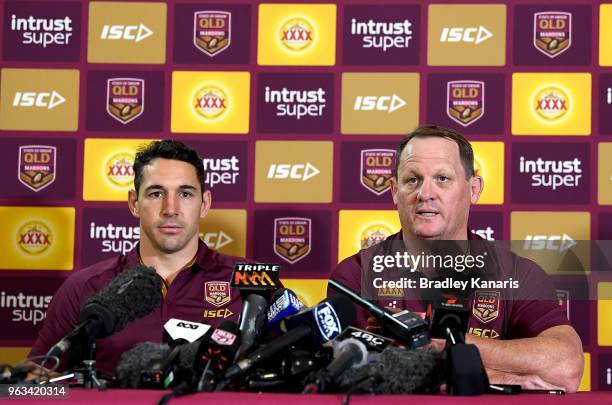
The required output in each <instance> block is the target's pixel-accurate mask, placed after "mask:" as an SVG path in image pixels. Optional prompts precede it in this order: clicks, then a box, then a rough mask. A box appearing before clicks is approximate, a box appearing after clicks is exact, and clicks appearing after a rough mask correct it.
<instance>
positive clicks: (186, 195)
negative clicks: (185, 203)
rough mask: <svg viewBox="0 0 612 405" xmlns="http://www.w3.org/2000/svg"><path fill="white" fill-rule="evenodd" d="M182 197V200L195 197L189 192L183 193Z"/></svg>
mask: <svg viewBox="0 0 612 405" xmlns="http://www.w3.org/2000/svg"><path fill="white" fill-rule="evenodd" d="M181 197H182V198H191V197H193V193H191V192H189V191H182V192H181Z"/></svg>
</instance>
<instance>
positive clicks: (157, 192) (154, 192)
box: [149, 191, 162, 198]
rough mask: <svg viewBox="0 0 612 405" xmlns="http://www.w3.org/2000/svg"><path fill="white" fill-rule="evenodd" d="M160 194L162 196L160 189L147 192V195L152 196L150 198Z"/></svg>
mask: <svg viewBox="0 0 612 405" xmlns="http://www.w3.org/2000/svg"><path fill="white" fill-rule="evenodd" d="M161 196H162V192H161V191H152V192H151V193H149V197H152V198H159V197H161Z"/></svg>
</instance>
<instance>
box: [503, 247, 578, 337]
mask: <svg viewBox="0 0 612 405" xmlns="http://www.w3.org/2000/svg"><path fill="white" fill-rule="evenodd" d="M516 259H517V260H516V261H515V271H516V273H517V275H518V279H519V283H520V296H519V297H518V299H515V300H512V301H511V302H510V305H511V307H510V316H509V320H508V338H510V339H516V338H529V337H535V336H538V335H539V334H540V333H542V332H543V331H545V330H546V329H549V328H552V327H554V326H560V325H571V323H570V321H569V319H567V317H566V316H565V314H564V313H563V310H562V309H561V307H560V306H559V303H558V301H557V299H556V296H555V292H554V290H553V283H552V279H551V277H550V276H548V275H547V274H546V272H544V270H542V268H541V267H540V266H538V265H537V264H536V263H534V262H532V261H531V260H528V259H525V258H521V257H517V258H516Z"/></svg>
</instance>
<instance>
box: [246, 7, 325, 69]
mask: <svg viewBox="0 0 612 405" xmlns="http://www.w3.org/2000/svg"><path fill="white" fill-rule="evenodd" d="M335 42H336V6H335V5H333V4H260V5H259V29H258V47H257V49H258V51H257V59H258V63H259V64H260V65H333V64H334V63H335Z"/></svg>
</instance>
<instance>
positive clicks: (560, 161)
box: [512, 143, 591, 204]
mask: <svg viewBox="0 0 612 405" xmlns="http://www.w3.org/2000/svg"><path fill="white" fill-rule="evenodd" d="M589 150H590V148H589V145H588V144H585V143H569V144H568V143H562V144H554V145H551V144H549V143H515V144H514V145H513V147H512V154H513V171H512V172H513V179H512V200H513V201H514V202H515V203H555V202H558V201H564V202H567V203H568V204H587V203H588V202H589V194H590V192H589V190H590V187H589V179H590V177H591V176H590V167H589V164H588V162H589V161H590V158H589V155H590V153H589Z"/></svg>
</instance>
